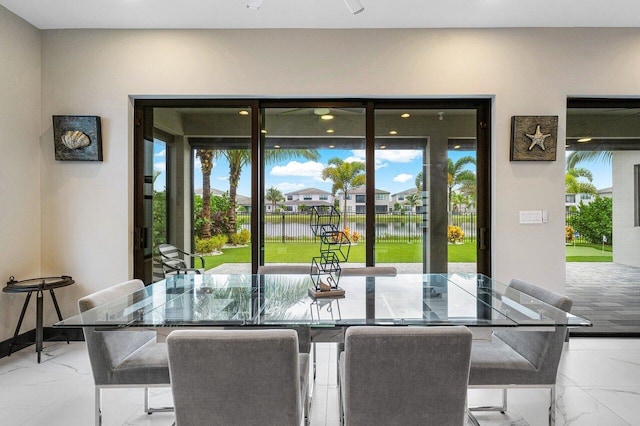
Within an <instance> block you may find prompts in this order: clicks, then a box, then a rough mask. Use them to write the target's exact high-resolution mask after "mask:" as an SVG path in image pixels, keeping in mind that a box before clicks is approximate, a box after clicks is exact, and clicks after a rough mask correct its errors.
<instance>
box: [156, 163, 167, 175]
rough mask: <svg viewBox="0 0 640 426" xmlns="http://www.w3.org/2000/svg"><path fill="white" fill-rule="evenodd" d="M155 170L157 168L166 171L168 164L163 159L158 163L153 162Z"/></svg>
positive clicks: (162, 171)
mask: <svg viewBox="0 0 640 426" xmlns="http://www.w3.org/2000/svg"><path fill="white" fill-rule="evenodd" d="M153 170H154V171H155V170H157V171H159V172H161V173H164V172H165V171H166V170H167V164H166V163H165V162H163V161H160V162H158V163H153Z"/></svg>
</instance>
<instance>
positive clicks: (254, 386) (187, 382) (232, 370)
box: [167, 329, 302, 426]
mask: <svg viewBox="0 0 640 426" xmlns="http://www.w3.org/2000/svg"><path fill="white" fill-rule="evenodd" d="M167 345H168V349H169V371H170V374H171V388H172V391H173V401H174V407H175V411H176V424H177V425H179V426H191V425H198V426H199V425H232V424H233V425H247V426H252V425H256V426H258V425H296V426H298V425H299V424H300V421H301V419H302V402H301V392H300V377H299V366H298V362H299V360H298V335H297V334H296V332H295V331H294V330H284V329H283V330H177V331H173V332H171V333H170V334H169V337H167Z"/></svg>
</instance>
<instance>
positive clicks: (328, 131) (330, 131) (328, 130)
mask: <svg viewBox="0 0 640 426" xmlns="http://www.w3.org/2000/svg"><path fill="white" fill-rule="evenodd" d="M333 132H335V130H333V129H327V133H333Z"/></svg>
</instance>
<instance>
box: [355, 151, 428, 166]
mask: <svg viewBox="0 0 640 426" xmlns="http://www.w3.org/2000/svg"><path fill="white" fill-rule="evenodd" d="M352 152H353V155H354V156H356V157H359V158H364V155H365V153H364V150H363V149H354V150H353V151H352ZM420 157H422V151H420V150H416V149H377V150H376V164H377V163H378V162H380V163H382V162H383V161H390V162H392V163H410V162H412V161H413V160H415V159H417V158H420ZM362 161H364V160H362Z"/></svg>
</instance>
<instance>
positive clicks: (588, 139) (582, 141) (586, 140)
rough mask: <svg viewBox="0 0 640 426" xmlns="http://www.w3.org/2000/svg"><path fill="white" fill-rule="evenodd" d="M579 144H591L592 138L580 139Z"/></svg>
mask: <svg viewBox="0 0 640 426" xmlns="http://www.w3.org/2000/svg"><path fill="white" fill-rule="evenodd" d="M578 142H580V143H585V142H591V138H580V139H578Z"/></svg>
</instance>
